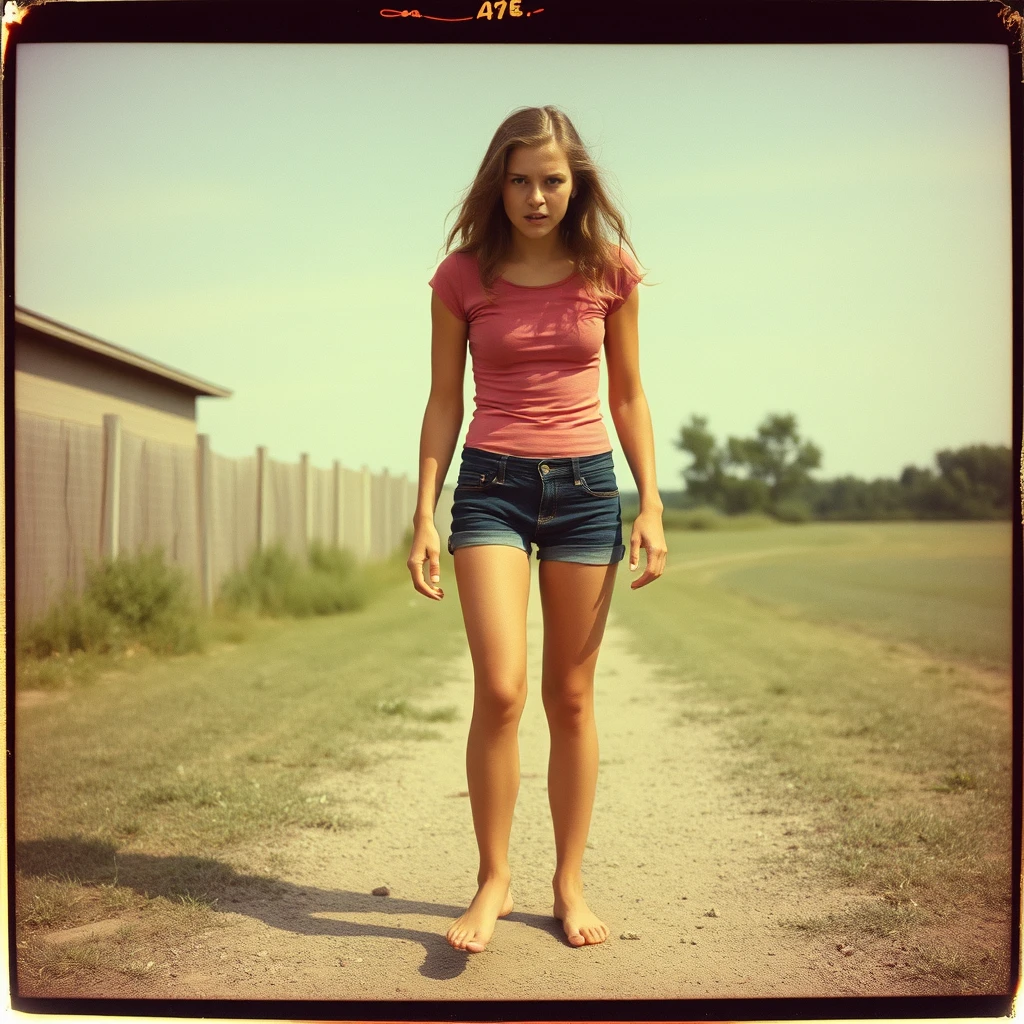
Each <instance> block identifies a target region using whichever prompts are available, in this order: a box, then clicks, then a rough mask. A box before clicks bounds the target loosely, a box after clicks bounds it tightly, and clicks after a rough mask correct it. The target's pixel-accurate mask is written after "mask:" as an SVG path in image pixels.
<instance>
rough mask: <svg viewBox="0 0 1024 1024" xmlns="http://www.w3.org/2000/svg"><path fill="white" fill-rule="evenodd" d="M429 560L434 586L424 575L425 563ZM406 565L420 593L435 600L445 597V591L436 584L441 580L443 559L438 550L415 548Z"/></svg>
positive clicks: (414, 585)
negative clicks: (441, 559)
mask: <svg viewBox="0 0 1024 1024" xmlns="http://www.w3.org/2000/svg"><path fill="white" fill-rule="evenodd" d="M428 561H429V563H430V579H431V583H432V584H435V585H434V586H431V585H430V584H428V583H427V581H426V580H425V579H424V577H423V564H424V563H425V562H428ZM406 566H407V567H408V569H409V575H410V576H411V577H412V585H413V587H414V588H415V589H416V590H417V591H418V592H419V593H421V594H422V595H423V596H424V597H429V598H431V599H432V600H434V601H440V600H441V598H442V597H444V591H443V590H442V589H441V588H440V587H439V586H436V584H437V583H440V582H441V561H440V557H439V554H438V552H437V551H436V550H434V551H431V550H430V549H429V548H427V549H420V550H417V549H416V548H413V551H412V554H410V555H409V561H408V562H406Z"/></svg>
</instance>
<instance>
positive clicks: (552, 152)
mask: <svg viewBox="0 0 1024 1024" xmlns="http://www.w3.org/2000/svg"><path fill="white" fill-rule="evenodd" d="M571 191H572V174H571V173H570V171H569V161H568V159H567V158H566V155H565V152H564V151H563V150H562V148H561V146H559V145H558V143H557V142H553V141H552V142H548V143H545V144H544V145H543V146H516V147H515V148H514V149H513V150H512V152H511V153H509V157H508V169H507V171H506V173H505V181H504V184H503V185H502V188H501V197H502V200H503V201H504V204H505V213H506V214H507V215H508V219H509V220H510V221H511V222H512V226H513V227H514V228H515V229H516V231H518V232H519V233H520V235H522V237H523V238H524V239H529V240H530V241H534V240H537V239H541V238H544V237H545V236H546V235H549V234H550V233H551V232H552V231H554V230H555V229H556V228H557V227H558V225H559V223H560V222H561V220H562V218H563V217H564V216H565V211H566V209H567V208H568V206H569V193H570V192H571Z"/></svg>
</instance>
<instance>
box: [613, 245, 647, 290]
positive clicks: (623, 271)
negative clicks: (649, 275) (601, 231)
mask: <svg viewBox="0 0 1024 1024" xmlns="http://www.w3.org/2000/svg"><path fill="white" fill-rule="evenodd" d="M605 259H606V264H605V265H606V268H607V275H606V276H607V279H608V280H609V283H610V285H611V287H612V290H613V291H615V292H617V293H618V294H620V295H622V294H624V293H625V294H628V293H629V292H630V291H632V290H633V287H634V286H635V285H636V284H638V283H639V282H640V281H641V280H642V279H643V276H644V275H643V271H641V270H640V268H639V267H638V266H637V261H636V258H635V257H634V256H633V254H632V253H631V252H630V251H629V250H628V249H627V248H626V247H625V246H624V245H616V244H615V243H614V242H608V243H606V245H605Z"/></svg>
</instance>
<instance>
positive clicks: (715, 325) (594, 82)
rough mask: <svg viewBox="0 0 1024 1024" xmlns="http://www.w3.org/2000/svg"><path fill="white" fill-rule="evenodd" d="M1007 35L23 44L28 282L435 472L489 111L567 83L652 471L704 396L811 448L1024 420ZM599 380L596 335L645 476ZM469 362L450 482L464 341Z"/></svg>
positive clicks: (918, 439)
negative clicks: (458, 264)
mask: <svg viewBox="0 0 1024 1024" xmlns="http://www.w3.org/2000/svg"><path fill="white" fill-rule="evenodd" d="M456 58H457V59H456ZM1006 62H1007V51H1006V48H1005V47H1002V46H996V45H988V44H948V45H947V44H906V45H904V44H842V45H803V44H794V45H780V44H774V45H767V44H766V45H677V44H666V45H652V44H644V45H642V46H632V45H596V44H589V45H585V46H583V45H532V44H530V45H521V44H508V45H489V46H482V45H460V46H458V47H454V46H444V45H432V44H422V45H415V44H414V45H408V44H407V45H401V46H400V45H388V44H381V45H376V44H311V45H305V44H212V43H204V44H169V43H161V44H126V43H115V44H95V43H71V44H60V43H37V44H26V45H23V46H21V47H19V50H18V68H17V72H18V81H17V109H16V115H17V121H16V136H15V146H16V152H15V207H14V210H15V274H16V277H15V301H16V302H17V303H18V304H19V305H21V306H25V307H27V308H29V309H31V310H34V311H36V312H39V313H42V314H44V315H46V316H49V317H52V318H54V319H56V320H59V321H62V322H64V323H68V324H71V325H72V326H74V327H77V328H79V329H81V330H84V331H87V332H89V333H91V334H95V335H98V336H100V337H102V338H104V339H106V340H108V341H111V342H113V343H114V344H116V345H120V346H122V347H125V348H128V349H131V350H133V351H135V352H139V353H141V354H143V355H145V356H148V357H150V358H152V359H156V360H158V361H160V362H163V363H167V364H169V365H171V366H173V367H176V368H178V369H181V370H184V371H186V372H188V373H190V374H193V375H195V376H197V377H200V378H202V379H204V380H208V381H211V382H214V383H216V384H219V385H223V386H225V387H228V388H231V389H232V391H233V395H232V396H231V397H230V398H203V399H200V400H199V402H198V429H199V431H201V432H203V433H207V434H209V435H210V438H211V444H212V447H213V449H214V451H216V452H219V453H220V454H222V455H232V456H238V455H248V454H251V453H252V452H253V451H254V449H255V447H256V446H257V445H266V446H268V449H269V454H270V456H271V457H272V458H275V459H279V460H282V461H297V460H298V457H299V454H300V453H301V452H308V453H309V455H310V458H311V461H312V463H313V464H314V465H317V466H324V467H326V466H329V465H330V464H331V462H332V460H333V459H336V458H337V459H340V460H341V462H342V464H343V465H345V466H349V467H351V468H358V467H359V466H362V465H367V466H369V468H370V469H371V470H372V471H374V472H379V471H380V470H381V469H384V468H387V469H388V470H389V471H390V472H391V473H393V474H402V473H405V474H407V475H408V476H409V477H410V478H411V479H415V478H416V474H417V472H418V467H417V461H418V447H419V432H420V425H421V423H422V417H423V410H424V405H425V402H426V399H427V393H428V390H429V386H430V316H429V309H430V288H429V287H428V285H427V281H428V280H429V278H430V277H431V275H432V273H433V270H434V268H435V267H436V265H437V263H438V262H440V260H441V259H442V258H443V256H444V243H445V238H446V234H447V230H449V229H450V227H451V225H452V223H453V222H454V215H455V208H456V206H457V203H458V202H459V199H460V197H461V196H462V194H463V192H464V190H465V189H466V187H467V186H468V185H469V184H470V182H471V180H472V177H473V175H474V173H475V172H476V169H477V167H478V166H479V163H480V160H481V158H482V157H483V153H484V151H485V149H486V147H487V144H488V142H489V141H490V138H491V136H492V135H493V133H494V131H495V129H496V128H497V126H498V124H499V123H500V122H501V121H502V120H503V119H504V118H505V117H506V116H507V115H508V114H509V113H510V112H511V111H512V110H514V109H515V108H517V107H520V106H527V105H542V104H548V103H553V104H555V105H557V106H559V107H561V108H562V109H563V110H565V111H566V112H567V113H568V114H569V116H570V117H571V118H572V120H573V122H574V123H575V125H576V127H577V129H578V130H579V132H580V134H581V135H582V137H583V139H584V141H585V142H586V143H587V144H588V146H589V147H590V149H591V152H592V155H593V156H594V157H595V159H596V160H597V162H598V164H599V165H600V166H601V167H602V168H603V169H604V171H605V174H606V176H607V180H608V182H609V184H610V185H611V187H612V190H613V192H614V194H615V195H616V197H617V198H618V200H619V202H620V203H621V206H622V208H623V209H624V211H625V213H626V216H627V225H628V227H629V231H630V235H631V238H632V241H633V244H634V246H635V249H636V252H637V254H638V256H639V258H640V260H641V263H642V265H643V267H644V268H645V269H646V270H647V271H648V278H647V281H648V282H649V283H650V284H651V285H652V286H651V287H643V286H642V287H641V294H640V358H641V375H642V379H643V384H644V390H645V392H646V395H647V399H648V402H649V405H650V408H651V416H652V422H653V426H654V435H655V457H656V463H657V469H658V481H659V485H660V487H661V488H662V489H663V490H674V489H678V488H679V487H680V486H681V484H682V480H681V476H680V473H681V470H682V469H683V468H684V467H685V466H686V465H687V464H688V462H689V458H688V456H686V454H685V453H683V452H682V451H680V450H679V449H678V448H676V446H675V444H674V442H675V441H676V440H677V439H678V437H679V430H680V427H681V426H682V425H683V424H684V423H686V422H688V421H689V419H690V417H691V416H692V415H695V414H696V415H701V416H706V417H707V418H708V426H709V429H710V430H711V431H712V433H714V434H715V435H716V437H718V438H719V439H720V440H721V441H723V442H724V440H725V439H726V437H727V436H729V435H734V436H750V435H752V434H754V432H755V431H756V428H757V425H758V424H759V423H760V422H762V421H763V419H764V418H765V417H766V416H767V415H768V414H769V413H773V412H780V413H792V414H794V415H795V416H796V418H797V423H798V427H799V430H800V434H801V437H803V438H806V439H809V440H811V441H813V442H814V443H815V444H816V445H817V446H818V447H819V448H820V449H821V450H822V452H823V458H822V465H821V467H820V469H819V470H818V471H817V472H816V473H815V474H814V475H815V476H816V477H817V478H820V479H828V478H831V477H835V476H840V475H845V474H853V475H855V476H859V477H863V478H868V479H871V478H875V477H893V476H897V475H898V474H899V473H900V471H901V469H902V468H903V467H904V466H905V465H907V464H915V465H919V466H926V465H934V461H933V460H934V455H935V453H936V451H938V450H940V449H942V448H956V447H961V446H964V445H968V444H977V443H985V444H1005V445H1010V444H1011V440H1012V426H1011V225H1010V140H1009V107H1008V92H1007V90H1008V85H1007V82H1008V75H1007V63H1006ZM495 68H499V69H501V70H500V73H497V74H496V73H495ZM481 83H486V87H482V85H481ZM606 387H607V377H606V375H605V372H604V367H602V377H601V400H602V407H603V410H604V418H605V423H606V426H607V428H608V433H609V436H610V438H611V441H612V449H613V453H614V459H615V462H616V467H617V471H618V473H619V485H620V487H621V488H622V489H623V490H626V491H628V490H633V489H634V487H633V485H632V481H631V480H630V479H629V471H628V467H627V465H626V462H625V458H624V456H623V455H622V451H621V448H620V446H619V443H618V439H617V438H616V436H615V429H614V425H613V423H612V421H611V418H610V416H609V415H608V413H607V391H606ZM465 393H466V417H465V421H464V423H463V426H462V430H461V433H460V438H459V444H458V445H457V448H456V452H455V455H454V458H453V463H452V468H451V469H450V471H449V476H448V480H449V482H453V481H454V476H455V472H456V470H457V466H458V447H460V446H461V444H462V443H463V442H464V439H465V435H466V430H467V428H468V426H469V420H470V416H471V414H472V409H473V386H472V376H471V369H470V367H469V365H467V372H466V389H465Z"/></svg>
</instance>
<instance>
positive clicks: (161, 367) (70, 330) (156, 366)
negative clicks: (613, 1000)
mask: <svg viewBox="0 0 1024 1024" xmlns="http://www.w3.org/2000/svg"><path fill="white" fill-rule="evenodd" d="M14 320H15V323H17V324H21V325H22V326H24V327H28V328H31V329H32V330H34V331H38V332H39V333H40V334H44V335H48V336H49V337H51V338H56V339H57V340H59V341H63V342H66V343H68V344H70V345H74V346H76V347H78V348H82V349H86V350H87V351H89V352H93V353H95V354H96V355H99V356H102V357H104V358H106V359H111V360H113V361H114V362H118V363H124V364H126V365H128V366H134V367H136V368H137V369H140V370H144V371H146V372H147V373H151V374H153V375H154V376H157V377H162V378H163V379H164V380H168V381H173V382H174V383H175V384H178V385H179V386H181V387H184V388H186V389H187V390H189V391H191V392H193V393H194V394H196V395H209V396H211V397H213V398H227V397H228V396H229V395H231V393H232V392H231V389H230V388H224V387H221V386H220V385H219V384H211V383H210V382H209V381H206V380H202V379H200V378H199V377H194V376H193V375H192V374H190V373H185V372H184V371H183V370H176V369H175V368H174V367H173V366H167V365H166V364H165V363H158V362H157V361H156V360H155V359H149V358H147V357H146V356H142V355H139V354H138V353H137V352H132V351H130V350H129V349H126V348H121V346H120V345H114V344H113V343H112V342H109V341H104V340H103V339H102V338H97V337H96V336H95V335H92V334H86V333H85V331H80V330H79V329H78V328H77V327H70V326H69V325H68V324H62V323H61V322H60V321H59V320H53V319H51V318H50V317H48V316H43V314H42V313H36V312H34V311H33V310H31V309H26V308H25V307H24V306H15V307H14Z"/></svg>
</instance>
